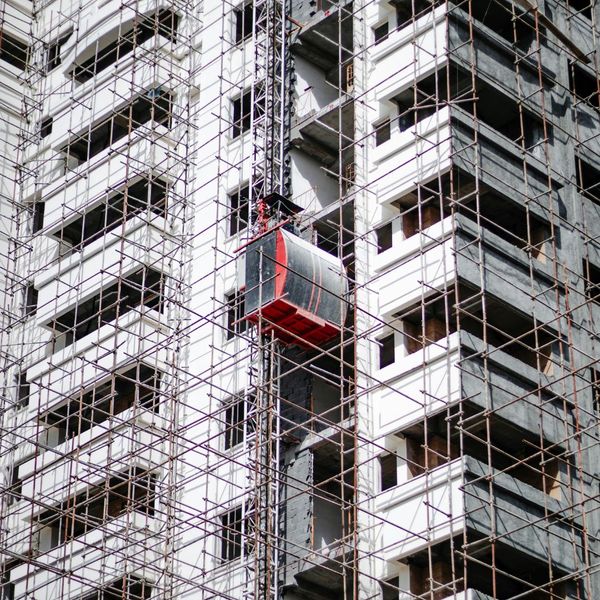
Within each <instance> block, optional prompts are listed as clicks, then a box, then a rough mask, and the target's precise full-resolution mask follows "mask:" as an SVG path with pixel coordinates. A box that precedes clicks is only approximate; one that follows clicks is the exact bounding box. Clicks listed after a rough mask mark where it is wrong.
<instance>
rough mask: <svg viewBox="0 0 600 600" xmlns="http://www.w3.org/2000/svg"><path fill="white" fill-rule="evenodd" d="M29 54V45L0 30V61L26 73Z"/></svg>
mask: <svg viewBox="0 0 600 600" xmlns="http://www.w3.org/2000/svg"><path fill="white" fill-rule="evenodd" d="M28 54H29V48H28V47H27V44H25V43H24V42H21V41H20V40H18V39H17V38H15V37H13V36H12V35H9V34H8V33H6V31H2V30H0V60H3V61H4V62H7V63H9V64H11V65H13V66H14V67H17V68H18V69H20V70H21V71H24V70H25V69H26V68H27V58H28Z"/></svg>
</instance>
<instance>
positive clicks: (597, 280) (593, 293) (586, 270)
mask: <svg viewBox="0 0 600 600" xmlns="http://www.w3.org/2000/svg"><path fill="white" fill-rule="evenodd" d="M583 276H584V278H585V280H584V281H585V295H586V296H587V298H588V299H589V300H592V301H593V302H597V303H600V268H598V267H596V266H595V265H593V264H592V263H591V262H589V261H587V260H586V261H584V263H583Z"/></svg>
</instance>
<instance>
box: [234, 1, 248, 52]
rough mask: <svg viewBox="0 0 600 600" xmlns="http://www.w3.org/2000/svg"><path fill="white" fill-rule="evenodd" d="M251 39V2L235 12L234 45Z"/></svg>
mask: <svg viewBox="0 0 600 600" xmlns="http://www.w3.org/2000/svg"><path fill="white" fill-rule="evenodd" d="M250 37H252V2H249V3H247V4H245V5H244V6H240V7H239V8H237V9H236V10H235V43H236V44H239V43H240V42H242V41H244V40H246V39H248V38H250Z"/></svg>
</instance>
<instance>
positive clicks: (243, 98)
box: [231, 89, 252, 140]
mask: <svg viewBox="0 0 600 600" xmlns="http://www.w3.org/2000/svg"><path fill="white" fill-rule="evenodd" d="M251 126H252V90H251V89H247V90H244V91H243V92H242V93H241V94H239V95H238V96H236V97H235V98H232V100H231V137H232V139H234V140H235V139H238V138H240V137H241V136H242V135H243V134H244V133H246V132H247V131H250V127H251Z"/></svg>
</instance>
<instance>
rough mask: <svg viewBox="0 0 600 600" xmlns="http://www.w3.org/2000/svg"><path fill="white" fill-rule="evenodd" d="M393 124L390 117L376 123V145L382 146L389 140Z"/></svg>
mask: <svg viewBox="0 0 600 600" xmlns="http://www.w3.org/2000/svg"><path fill="white" fill-rule="evenodd" d="M391 132H392V129H391V124H390V119H389V117H388V118H387V119H385V120H384V121H381V122H380V123H377V125H375V145H376V146H380V145H381V144H383V143H385V142H387V141H388V140H389V139H390V137H391Z"/></svg>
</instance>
